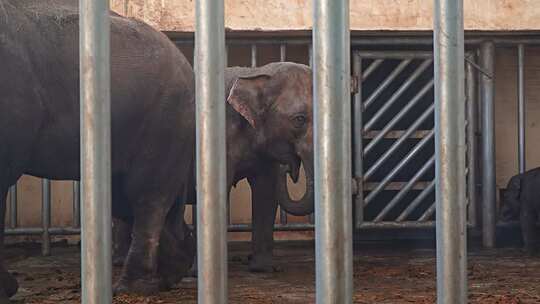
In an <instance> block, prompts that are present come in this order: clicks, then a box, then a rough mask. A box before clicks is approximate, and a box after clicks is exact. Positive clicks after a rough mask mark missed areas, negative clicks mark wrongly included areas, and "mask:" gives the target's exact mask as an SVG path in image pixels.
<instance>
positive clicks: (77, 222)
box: [73, 181, 81, 228]
mask: <svg viewBox="0 0 540 304" xmlns="http://www.w3.org/2000/svg"><path fill="white" fill-rule="evenodd" d="M73 227H74V228H79V227H81V184H80V183H79V182H77V181H75V182H73Z"/></svg>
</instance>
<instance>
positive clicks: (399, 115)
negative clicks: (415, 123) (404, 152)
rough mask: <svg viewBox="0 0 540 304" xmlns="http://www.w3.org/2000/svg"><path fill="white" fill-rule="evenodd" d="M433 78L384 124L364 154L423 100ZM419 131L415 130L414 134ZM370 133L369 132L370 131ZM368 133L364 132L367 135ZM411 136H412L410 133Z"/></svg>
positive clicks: (431, 84) (431, 85) (431, 86)
mask: <svg viewBox="0 0 540 304" xmlns="http://www.w3.org/2000/svg"><path fill="white" fill-rule="evenodd" d="M433 83H434V81H433V79H431V80H430V81H429V82H428V83H427V84H426V85H424V87H423V88H422V89H421V90H420V91H419V92H418V93H417V94H416V95H415V96H414V97H413V99H412V100H411V101H409V102H408V103H407V105H406V106H405V107H403V108H402V109H401V110H400V111H399V112H398V113H397V114H396V115H395V116H394V117H393V118H392V120H390V121H389V122H388V124H386V126H384V128H383V129H382V130H381V131H380V133H379V134H378V135H377V136H375V137H374V138H373V140H372V141H370V142H369V143H368V144H367V145H366V148H365V149H364V154H368V153H369V152H370V151H371V149H372V148H373V147H375V146H376V145H377V143H378V142H380V141H381V139H382V138H383V137H384V136H385V134H387V133H390V132H391V130H392V128H394V126H395V125H396V124H397V123H398V122H399V121H400V120H401V119H403V117H405V115H407V113H408V112H409V111H410V110H411V109H412V108H413V107H414V106H415V105H417V104H418V102H420V100H422V98H423V97H424V96H425V95H426V93H427V92H428V91H429V90H431V89H432V88H433ZM405 132H406V131H405ZM415 132H417V131H414V132H413V134H414V133H415ZM368 133H369V132H368ZM404 134H405V133H401V134H400V136H399V137H402V136H403V135H404ZM366 135H367V134H364V136H366ZM409 136H412V134H410V135H409Z"/></svg>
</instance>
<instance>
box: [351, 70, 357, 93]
mask: <svg viewBox="0 0 540 304" xmlns="http://www.w3.org/2000/svg"><path fill="white" fill-rule="evenodd" d="M356 93H358V76H356V75H352V76H351V94H356Z"/></svg>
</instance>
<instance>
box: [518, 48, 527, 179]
mask: <svg viewBox="0 0 540 304" xmlns="http://www.w3.org/2000/svg"><path fill="white" fill-rule="evenodd" d="M517 49H518V162H519V173H524V172H525V170H526V165H525V164H526V155H525V78H524V76H525V75H524V64H525V46H524V45H523V44H519V45H518V48H517Z"/></svg>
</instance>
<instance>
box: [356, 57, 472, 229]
mask: <svg viewBox="0 0 540 304" xmlns="http://www.w3.org/2000/svg"><path fill="white" fill-rule="evenodd" d="M473 58H474V57H473V55H472V54H471V53H469V54H468V64H467V66H468V68H467V71H468V73H467V77H466V88H467V92H468V93H467V104H468V106H467V107H466V108H467V111H466V112H467V113H463V115H464V116H466V117H467V120H466V121H467V122H472V123H467V125H466V130H467V132H466V134H467V136H466V138H467V146H468V147H469V149H468V150H469V151H468V152H470V151H474V145H475V143H474V142H475V138H474V137H475V135H474V129H475V125H476V123H475V119H474V115H475V112H476V111H475V108H474V107H475V104H476V103H475V102H474V99H475V96H476V91H475V82H476V80H475V78H476V77H475V76H474V75H475V73H474V72H473V70H472V65H473V64H474V63H473ZM353 74H354V75H353V79H354V80H355V81H354V83H355V86H356V92H355V95H354V99H353V119H354V123H353V134H354V135H353V141H354V142H353V144H354V148H353V149H354V151H353V153H354V155H353V161H354V169H353V170H354V176H355V179H356V181H357V184H358V189H359V191H358V194H357V196H356V198H355V226H356V228H357V229H360V228H392V227H396V228H397V227H400V228H401V227H432V226H434V224H435V222H434V215H435V142H434V140H435V133H434V132H435V131H434V120H435V119H434V118H435V117H434V113H435V104H434V79H433V53H432V52H431V51H358V50H356V51H353ZM456 102H458V101H456ZM469 112H470V113H469ZM464 136H465V135H464ZM471 146H472V147H471ZM468 155H469V157H467V162H466V163H467V166H466V167H467V176H468V180H469V181H470V185H472V187H471V186H470V185H469V183H468V185H467V188H469V189H467V191H466V192H467V194H468V195H467V197H468V210H469V214H468V218H469V219H468V224H469V225H470V226H474V225H475V223H476V220H475V219H476V215H475V210H476V208H475V201H476V200H475V199H474V198H475V195H474V193H473V191H474V188H475V186H474V185H475V181H474V179H475V171H476V168H475V166H474V165H473V166H471V164H475V160H474V153H468ZM471 198H473V199H471Z"/></svg>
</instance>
